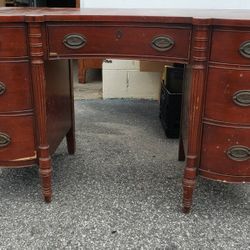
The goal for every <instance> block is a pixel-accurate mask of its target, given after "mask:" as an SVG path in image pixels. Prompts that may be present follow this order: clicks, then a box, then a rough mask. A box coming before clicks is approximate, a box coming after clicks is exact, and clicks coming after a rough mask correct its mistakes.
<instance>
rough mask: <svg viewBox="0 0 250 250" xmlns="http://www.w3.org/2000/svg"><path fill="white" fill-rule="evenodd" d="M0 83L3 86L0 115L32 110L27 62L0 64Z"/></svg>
mask: <svg viewBox="0 0 250 250" xmlns="http://www.w3.org/2000/svg"><path fill="white" fill-rule="evenodd" d="M0 82H1V84H4V86H5V91H4V93H3V94H0V113H6V112H18V111H19V112H22V111H23V110H32V109H33V104H32V98H31V96H32V91H31V79H30V67H29V63H28V62H22V61H17V62H0ZM10 100H12V101H10Z"/></svg>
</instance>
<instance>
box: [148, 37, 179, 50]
mask: <svg viewBox="0 0 250 250" xmlns="http://www.w3.org/2000/svg"><path fill="white" fill-rule="evenodd" d="M151 45H152V47H153V48H154V49H156V50H158V51H167V50H170V49H171V48H172V47H173V46H174V40H173V39H172V38H171V37H169V36H157V37H155V38H154V39H153V40H152V43H151Z"/></svg>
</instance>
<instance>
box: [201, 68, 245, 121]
mask: <svg viewBox="0 0 250 250" xmlns="http://www.w3.org/2000/svg"><path fill="white" fill-rule="evenodd" d="M208 74H209V76H208V83H207V89H206V92H207V95H206V105H205V107H206V108H205V114H204V117H205V119H206V120H211V121H212V120H214V121H216V120H217V121H220V122H224V123H231V124H240V125H241V124H245V125H249V126H250V113H249V107H250V105H248V106H240V105H238V104H237V103H235V101H234V96H235V94H236V93H238V92H239V91H244V90H248V91H250V68H249V67H247V68H246V67H241V68H240V67H226V68H225V67H222V66H215V65H213V66H210V67H209V73H208ZM249 97H250V95H249ZM249 103H250V98H249Z"/></svg>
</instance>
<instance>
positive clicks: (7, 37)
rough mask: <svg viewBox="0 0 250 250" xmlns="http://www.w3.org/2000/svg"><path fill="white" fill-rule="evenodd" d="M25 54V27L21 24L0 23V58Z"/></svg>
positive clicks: (24, 55)
mask: <svg viewBox="0 0 250 250" xmlns="http://www.w3.org/2000/svg"><path fill="white" fill-rule="evenodd" d="M27 56H28V50H27V40H26V28H25V27H24V26H23V25H9V26H7V25H3V26H1V25H0V58H9V57H27Z"/></svg>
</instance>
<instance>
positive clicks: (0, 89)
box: [0, 82, 6, 95]
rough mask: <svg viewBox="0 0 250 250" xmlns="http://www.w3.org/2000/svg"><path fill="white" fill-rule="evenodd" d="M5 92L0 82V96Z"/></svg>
mask: <svg viewBox="0 0 250 250" xmlns="http://www.w3.org/2000/svg"><path fill="white" fill-rule="evenodd" d="M5 91H6V86H5V85H4V83H3V82H0V95H2V94H4V92H5Z"/></svg>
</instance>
